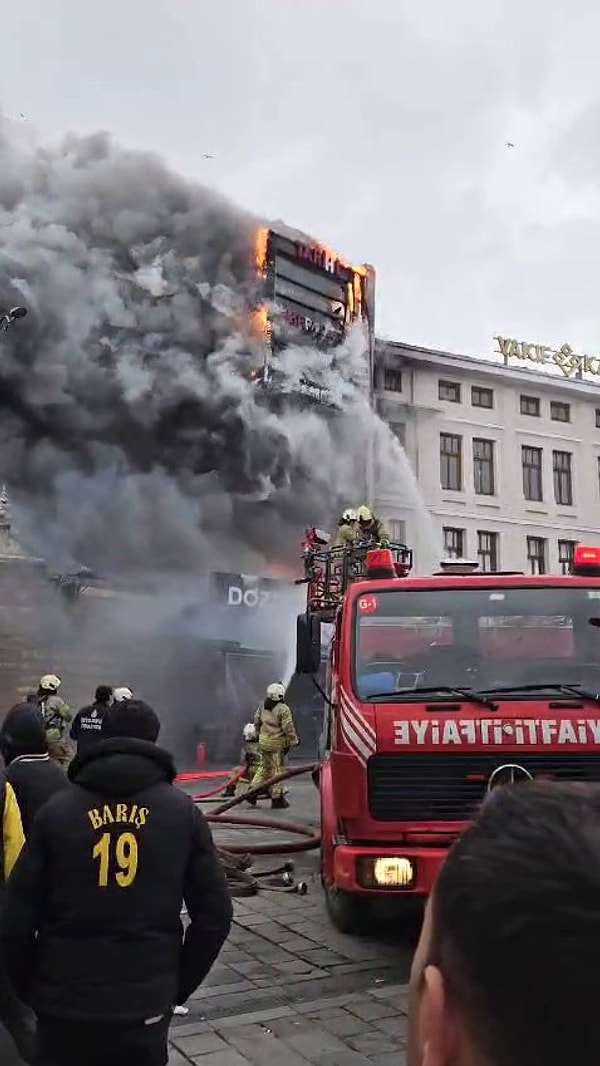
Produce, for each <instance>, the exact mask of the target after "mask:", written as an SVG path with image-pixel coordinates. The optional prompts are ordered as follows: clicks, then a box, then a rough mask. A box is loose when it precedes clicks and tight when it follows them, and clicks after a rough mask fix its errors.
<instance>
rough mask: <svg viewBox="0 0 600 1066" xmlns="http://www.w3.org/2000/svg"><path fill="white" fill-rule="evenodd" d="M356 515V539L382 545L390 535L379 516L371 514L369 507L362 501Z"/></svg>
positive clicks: (362, 542)
mask: <svg viewBox="0 0 600 1066" xmlns="http://www.w3.org/2000/svg"><path fill="white" fill-rule="evenodd" d="M356 514H357V517H358V541H359V543H361V544H367V543H369V544H375V545H378V546H379V547H384V546H385V545H386V544H388V542H389V539H390V535H389V533H388V531H387V529H386V528H385V526H384V524H383V522H382V521H381V519H380V518H377V516H376V515H374V514H373V512H372V510H371V508H370V507H367V505H366V504H365V503H363V504H362V505H361V506H360V507H359V508H358V510H357V512H356Z"/></svg>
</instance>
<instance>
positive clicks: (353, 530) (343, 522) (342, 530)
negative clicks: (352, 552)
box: [332, 507, 358, 548]
mask: <svg viewBox="0 0 600 1066" xmlns="http://www.w3.org/2000/svg"><path fill="white" fill-rule="evenodd" d="M357 521H358V518H357V514H356V511H355V510H354V508H353V507H346V510H345V511H343V512H342V514H341V517H340V518H339V520H338V528H337V532H336V534H335V537H334V539H333V544H332V547H333V548H354V547H356V543H357V541H358V526H357Z"/></svg>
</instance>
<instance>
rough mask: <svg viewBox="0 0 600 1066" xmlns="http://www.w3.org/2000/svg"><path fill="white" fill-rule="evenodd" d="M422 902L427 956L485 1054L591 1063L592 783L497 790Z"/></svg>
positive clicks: (597, 826) (599, 887)
mask: <svg viewBox="0 0 600 1066" xmlns="http://www.w3.org/2000/svg"><path fill="white" fill-rule="evenodd" d="M432 908H433V914H432V916H433V922H432V943H431V952H430V959H429V961H430V962H431V963H433V964H435V965H437V966H439V967H440V969H441V971H442V973H443V974H444V978H445V981H446V985H447V989H448V995H449V997H450V998H451V1000H453V1001H454V1002H455V1004H456V1006H457V1009H458V1010H459V1011H460V1012H461V1014H462V1015H463V1017H464V1018H465V1020H466V1022H467V1024H468V1025H469V1029H470V1032H471V1035H472V1038H473V1040H474V1042H475V1044H476V1046H477V1049H478V1050H479V1052H480V1053H481V1054H482V1056H483V1057H484V1059H485V1060H486V1061H487V1062H488V1063H490V1064H492V1066H564V1063H565V1062H568V1061H572V1062H577V1064H578V1066H591V1064H592V1063H593V1064H596V1063H598V1062H600V1026H599V1025H598V984H597V981H598V963H599V958H600V951H599V948H600V785H595V784H594V785H593V784H589V785H588V784H580V783H564V784H563V783H558V782H552V781H533V782H527V783H521V784H518V785H515V786H510V785H509V786H504V787H502V788H499V789H497V790H496V792H494V793H492V795H491V796H490V800H489V802H487V803H485V804H484V805H483V808H482V810H481V812H480V814H479V817H478V819H477V821H476V822H475V823H474V824H473V825H472V826H471V827H470V828H468V829H467V830H466V832H465V833H464V834H463V835H462V837H461V838H460V839H459V840H458V841H457V843H456V844H455V845H454V846H453V848H452V849H451V851H450V853H449V855H448V857H447V860H446V862H445V864H444V866H443V868H442V870H441V873H440V876H439V878H438V881H437V884H436V887H435V890H434V894H433V900H432Z"/></svg>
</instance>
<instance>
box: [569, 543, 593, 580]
mask: <svg viewBox="0 0 600 1066" xmlns="http://www.w3.org/2000/svg"><path fill="white" fill-rule="evenodd" d="M571 573H572V574H575V575H578V576H581V577H584V576H585V577H600V548H584V547H583V546H581V547H579V548H576V549H575V554H574V556H573V565H572V567H571Z"/></svg>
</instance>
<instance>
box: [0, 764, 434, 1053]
mask: <svg viewBox="0 0 600 1066" xmlns="http://www.w3.org/2000/svg"><path fill="white" fill-rule="evenodd" d="M289 798H290V800H291V803H292V806H291V808H290V810H289V811H285V812H281V813H280V814H278V817H279V818H281V822H282V833H281V835H280V834H278V833H276V832H275V833H273V834H272V836H269V837H268V839H269V841H271V840H272V839H273V840H281V841H283V840H285V839H286V838H287V839H288V840H289V839H290V836H289V834H287V835H286V834H285V832H284V830H285V823H286V822H287V821H301V822H304V823H308V824H316V820H317V793H316V790H315V789H314V786H313V785H312V783H311V782H310V781H308V780H298V781H293V782H291V783H290V797H289ZM205 809H206V810H207V811H209V810H210V807H209V806H206V808H205ZM237 813H240V814H248V815H250V814H252V813H253V812H251V811H250V810H249V809H248V808H244V809H243V808H239V809H238V810H236V814H237ZM256 813H257V814H260V813H261V808H260V807H259V808H257V811H256ZM262 813H264V814H265V815H269V816H270V815H271V811H270V810H268V807H267V806H263V812H262ZM214 834H215V838H216V840H217V842H218V843H221V844H224V845H226V844H227V843H228V842H232V841H233V840H235V841H236V842H237V843H239V842H240V840H242V841H243V843H244V846H245V847H248V848H249V850H251V848H252V845H253V843H254V841H255V840H258V839H261V840H264V839H265V831H264V830H258V831H254V830H246V829H245V830H243V831H240V830H235V829H230V828H225V829H223V828H221V827H215V829H214ZM263 862H264V864H265V865H267V864H269V865H272V864H273V861H272V860H270V859H269V860H266V859H265V860H263ZM295 862H296V873H297V876H298V877H300V878H303V879H304V880H305V881H307V883H308V886H309V892H308V895H307V896H304V897H302V896H298V895H287V894H283V893H280V892H279V893H278V892H273V891H269V890H266V889H265V890H264V891H261V893H260V894H259V895H258V896H255V897H251V898H249V899H239V900H236V902H235V921H234V926H233V929H232V932H231V936H230V938H229V941H228V943H227V945H226V946H225V948H224V950H223V952H222V953H221V956H220V958H219V960H218V961H217V963H216V964H215V966H214V968H213V970H212V971H211V973H210V974H209V977H208V978H207V980H206V982H205V983H204V985H203V986H202V987H201V988H200V989H199V990H198V992H197V993H196V995H195V996H194V998H193V999H191V1000H190V1001H189V1002H188V1004H187V1005H188V1007H189V1008H190V1013H189V1014H188V1015H187V1017H184V1018H175V1019H174V1022H173V1025H172V1028H171V1058H170V1060H169V1061H170V1066H189V1064H190V1062H191V1063H194V1064H201V1066H245V1064H252V1066H279V1064H281V1066H307V1064H311V1066H338V1064H339V1066H388V1064H389V1066H392V1063H393V1064H394V1066H403V1063H404V1047H405V1039H406V984H405V982H406V979H407V976H408V969H409V966H410V958H411V954H412V947H411V940H410V939H409V938H408V937H407V935H406V932H404V931H403V930H402V929H398V928H397V927H396V926H394V924H393V923H391V922H390V921H389V920H388V919H386V918H385V916H382V924H381V925H380V926H379V927H377V928H376V930H375V932H374V934H373V936H372V937H371V938H369V939H354V938H352V937H346V936H343V935H342V934H340V933H338V932H336V930H335V929H333V927H332V926H331V925H330V923H329V921H328V918H327V915H326V912H325V908H324V905H323V899H322V895H321V888H320V884H319V879H318V872H317V865H318V859H317V856H316V854H315V853H308V854H304V855H299V856H297V857H296V859H295ZM413 936H414V930H413ZM0 1062H1V1063H2V1066H16V1064H17V1062H18V1060H17V1059H16V1058H11V1054H10V1052H9V1051H8V1050H6V1051H5V1049H4V1046H3V1044H2V1039H1V1037H0Z"/></svg>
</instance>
